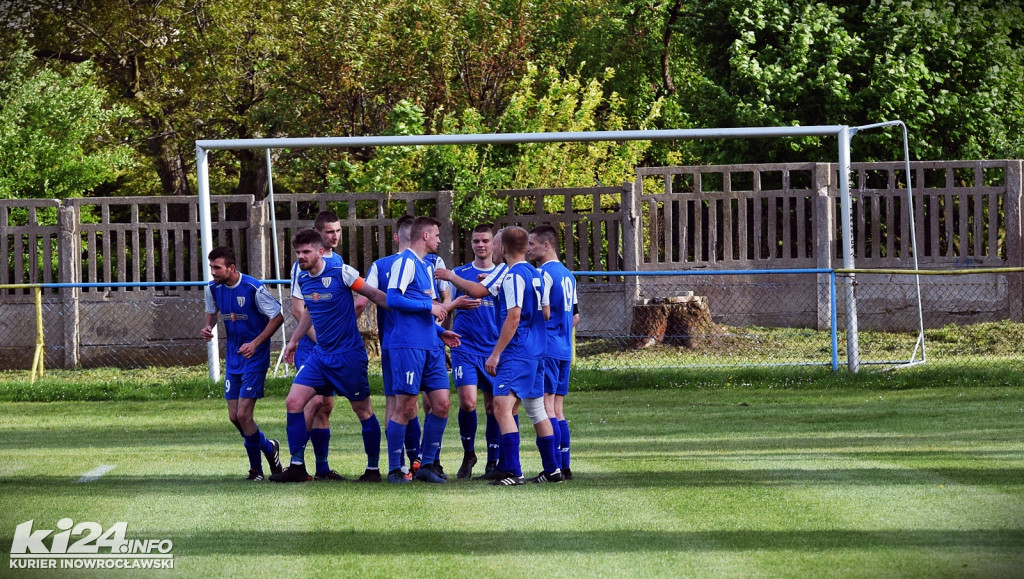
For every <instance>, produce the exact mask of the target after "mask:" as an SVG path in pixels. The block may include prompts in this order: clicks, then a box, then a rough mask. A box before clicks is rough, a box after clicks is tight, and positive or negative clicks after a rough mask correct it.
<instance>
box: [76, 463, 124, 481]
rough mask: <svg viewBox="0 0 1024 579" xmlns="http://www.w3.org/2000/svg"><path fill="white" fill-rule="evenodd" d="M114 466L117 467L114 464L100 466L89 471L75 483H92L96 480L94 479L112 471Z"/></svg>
mask: <svg viewBox="0 0 1024 579" xmlns="http://www.w3.org/2000/svg"><path fill="white" fill-rule="evenodd" d="M116 466H117V465H116V464H101V465H99V466H98V467H96V468H94V469H92V470H90V471H89V472H87V473H85V474H83V475H82V478H80V479H78V480H77V481H75V482H80V483H87V482H93V481H94V480H96V479H98V478H100V477H101V476H103V475H105V474H107V473H108V472H110V471H112V470H114V467H116Z"/></svg>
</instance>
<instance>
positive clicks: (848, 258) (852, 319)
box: [196, 121, 917, 380]
mask: <svg viewBox="0 0 1024 579" xmlns="http://www.w3.org/2000/svg"><path fill="white" fill-rule="evenodd" d="M888 126H900V127H902V128H903V145H904V157H905V159H906V163H907V175H908V182H907V194H908V197H909V196H910V182H909V176H910V171H909V170H910V157H909V148H908V146H907V131H906V125H905V124H904V123H903V122H901V121H884V122H880V123H874V124H870V125H864V126H861V127H851V126H849V125H811V126H781V127H734V128H710V129H708V128H701V129H657V130H653V129H652V130H634V131H573V132H552V133H487V134H464V135H463V134H453V135H449V134H443V135H374V136H363V137H279V138H265V139H204V140H197V141H196V173H197V185H198V193H199V222H200V233H201V242H202V252H203V255H204V256H206V255H209V253H210V251H211V250H212V249H213V246H212V244H213V226H212V222H211V213H210V182H209V181H210V173H209V152H210V151H215V150H239V149H266V150H268V151H269V150H270V149H310V148H365V147H370V148H373V147H407V146H421V145H426V146H438V145H488V144H492V145H500V144H523V143H580V142H597V141H666V140H697V139H759V138H780V137H814V136H835V137H837V138H838V141H839V143H838V145H839V151H838V162H839V166H840V170H839V192H840V197H841V200H842V201H841V206H842V209H841V210H842V213H843V215H842V230H843V237H844V239H843V268H844V269H852V268H853V267H854V263H853V252H852V249H853V235H852V223H851V206H850V140H851V139H852V138H853V136H854V135H855V134H856V133H857V131H860V130H868V129H875V128H881V127H888ZM268 163H269V155H268ZM911 202H912V201H911ZM275 234H276V232H275ZM914 237H916V236H914ZM912 241H913V242H914V256H915V259H916V256H917V247H916V239H914V240H912ZM915 269H916V268H915ZM203 279H204V280H206V281H207V282H209V281H210V279H211V278H210V272H209V269H208V268H203ZM847 293H848V300H847V325H848V326H847V329H848V332H847V334H848V337H847V359H848V363H849V367H850V370H852V371H854V372H856V371H857V369H858V366H859V353H858V352H857V346H856V305H855V303H854V300H853V295H852V294H853V284H852V282H851V283H849V285H848V288H847ZM214 331H215V332H216V330H214ZM851 331H852V336H853V337H852V339H851V337H850V335H851ZM208 356H209V360H210V378H211V379H212V380H217V379H219V375H220V368H219V358H220V355H219V352H218V350H217V341H216V340H212V341H211V342H210V344H209V345H208Z"/></svg>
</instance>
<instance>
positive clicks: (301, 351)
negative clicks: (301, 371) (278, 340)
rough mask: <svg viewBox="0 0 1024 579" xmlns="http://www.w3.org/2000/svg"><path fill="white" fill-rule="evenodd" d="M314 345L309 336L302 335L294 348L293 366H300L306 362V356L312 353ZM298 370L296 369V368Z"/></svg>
mask: <svg viewBox="0 0 1024 579" xmlns="http://www.w3.org/2000/svg"><path fill="white" fill-rule="evenodd" d="M315 347H316V342H314V341H313V340H311V339H310V338H309V336H302V339H301V340H299V345H298V347H296V348H295V367H296V368H301V367H302V365H303V364H305V363H306V358H308V357H309V355H310V354H312V353H313V348H315ZM296 372H298V370H296Z"/></svg>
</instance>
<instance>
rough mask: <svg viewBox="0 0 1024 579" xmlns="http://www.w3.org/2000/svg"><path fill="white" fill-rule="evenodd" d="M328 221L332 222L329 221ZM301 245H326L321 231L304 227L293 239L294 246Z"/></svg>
mask: <svg viewBox="0 0 1024 579" xmlns="http://www.w3.org/2000/svg"><path fill="white" fill-rule="evenodd" d="M327 223H330V221H328V222H327ZM300 245H312V246H313V247H314V248H316V247H324V238H323V237H321V236H320V232H319V231H317V230H315V229H303V230H302V231H300V232H298V233H296V234H295V237H294V238H293V239H292V247H298V246H300Z"/></svg>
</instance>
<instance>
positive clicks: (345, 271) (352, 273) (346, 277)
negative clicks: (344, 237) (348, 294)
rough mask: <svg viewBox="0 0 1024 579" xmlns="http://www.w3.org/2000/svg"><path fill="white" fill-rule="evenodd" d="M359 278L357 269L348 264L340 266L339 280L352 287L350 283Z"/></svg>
mask: <svg viewBox="0 0 1024 579" xmlns="http://www.w3.org/2000/svg"><path fill="white" fill-rule="evenodd" d="M357 279H359V271H358V270H357V269H356V268H354V267H352V266H351V265H349V264H347V263H346V264H345V265H343V266H341V281H342V282H343V283H344V284H345V285H346V286H347V287H352V284H354V283H356V280H357Z"/></svg>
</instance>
